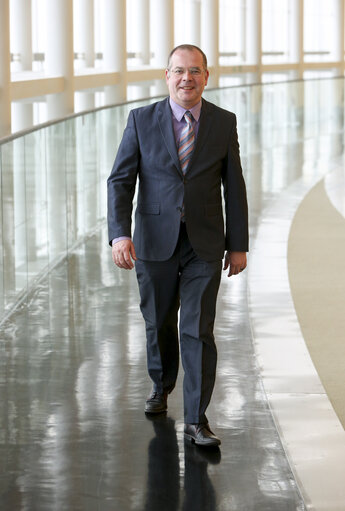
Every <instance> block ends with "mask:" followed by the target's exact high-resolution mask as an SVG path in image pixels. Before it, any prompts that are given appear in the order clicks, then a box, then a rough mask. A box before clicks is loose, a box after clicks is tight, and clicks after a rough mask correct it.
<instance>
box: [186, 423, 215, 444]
mask: <svg viewBox="0 0 345 511" xmlns="http://www.w3.org/2000/svg"><path fill="white" fill-rule="evenodd" d="M184 436H185V438H187V439H188V440H190V441H191V442H192V443H194V444H196V445H200V446H203V447H215V446H217V445H220V443H221V442H220V440H219V438H218V437H216V435H215V434H214V433H212V431H211V430H210V426H209V425H208V423H207V424H185V425H184Z"/></svg>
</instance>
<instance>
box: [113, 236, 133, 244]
mask: <svg viewBox="0 0 345 511" xmlns="http://www.w3.org/2000/svg"><path fill="white" fill-rule="evenodd" d="M130 239H131V238H130V237H129V236H120V237H119V238H114V239H113V241H112V242H111V244H112V246H114V245H115V243H117V242H118V241H122V240H130Z"/></svg>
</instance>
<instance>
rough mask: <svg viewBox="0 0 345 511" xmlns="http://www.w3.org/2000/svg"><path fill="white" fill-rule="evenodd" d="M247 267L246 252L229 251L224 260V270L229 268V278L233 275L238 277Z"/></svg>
mask: <svg viewBox="0 0 345 511" xmlns="http://www.w3.org/2000/svg"><path fill="white" fill-rule="evenodd" d="M246 266H247V253H246V252H231V251H228V252H226V254H225V258H224V267H223V270H226V269H227V268H229V273H228V277H231V275H238V274H239V273H241V271H243V270H244V269H245V268H246Z"/></svg>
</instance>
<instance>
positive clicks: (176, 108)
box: [169, 98, 201, 122]
mask: <svg viewBox="0 0 345 511" xmlns="http://www.w3.org/2000/svg"><path fill="white" fill-rule="evenodd" d="M169 102H170V106H171V110H172V113H173V115H174V117H175V119H177V120H178V121H179V122H180V121H181V120H182V118H183V116H184V114H185V113H186V112H187V109H186V108H183V106H181V105H178V104H177V103H175V101H173V100H172V99H171V98H169ZM188 111H189V112H191V114H192V116H193V118H194V120H195V121H196V122H198V121H199V117H200V112H201V99H200V101H199V103H197V104H196V105H194V106H192V108H189V110H188Z"/></svg>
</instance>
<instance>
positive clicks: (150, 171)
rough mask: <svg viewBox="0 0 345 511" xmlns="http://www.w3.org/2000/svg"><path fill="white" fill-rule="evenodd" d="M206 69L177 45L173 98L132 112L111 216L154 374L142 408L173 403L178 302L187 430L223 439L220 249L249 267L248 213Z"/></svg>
mask: <svg viewBox="0 0 345 511" xmlns="http://www.w3.org/2000/svg"><path fill="white" fill-rule="evenodd" d="M208 76H209V72H208V70H207V60H206V56H205V55H204V53H203V52H202V51H201V50H200V49H199V48H198V47H196V46H193V45H181V46H178V47H176V48H174V49H173V50H172V52H171V54H170V56H169V59H168V67H167V69H166V82H167V85H168V89H169V98H166V99H165V100H163V101H159V102H157V103H154V104H151V105H149V106H145V107H142V108H138V109H135V110H132V111H131V112H130V114H129V118H128V124H127V127H126V129H125V131H124V134H123V139H122V142H121V144H120V147H119V150H118V153H117V156H116V159H115V163H114V166H113V169H112V172H111V174H110V176H109V179H108V226H109V242H110V244H111V245H112V256H113V260H114V263H115V264H116V265H117V266H118V267H119V268H124V269H132V268H133V267H134V262H135V267H136V273H137V279H138V284H139V291H140V297H141V303H140V307H141V311H142V314H143V317H144V319H145V324H146V337H147V365H148V372H149V375H150V377H151V379H152V381H153V390H152V394H151V395H150V396H149V398H148V399H147V401H146V405H145V412H146V413H162V412H164V411H166V410H167V398H168V394H169V393H170V392H171V391H172V390H173V388H174V386H175V382H176V378H177V372H178V364H179V344H178V327H177V317H178V310H179V308H180V324H179V337H180V348H181V360H182V365H183V368H184V382H183V397H184V419H185V429H184V434H185V437H186V438H187V439H189V440H191V441H192V442H194V443H196V444H197V445H202V446H217V445H219V444H220V440H219V438H217V437H216V436H215V435H214V434H213V433H212V431H211V429H210V427H209V424H208V421H207V418H206V415H205V412H206V408H207V406H208V404H209V401H210V399H211V395H212V391H213V387H214V381H215V372H216V361H217V350H216V346H215V342H214V335H213V326H214V319H215V310H216V299H217V293H218V288H219V283H220V277H221V268H222V259H223V257H224V251H225V250H226V254H225V262H224V269H225V270H226V269H228V268H229V271H228V276H231V275H237V274H238V273H239V272H241V271H242V270H244V268H245V267H246V264H247V261H246V251H247V250H248V225H247V224H248V214H247V199H246V190H245V184H244V180H243V176H242V169H241V163H240V156H239V145H238V140H237V129H236V117H235V115H234V114H233V113H230V112H228V111H226V110H223V109H221V108H219V107H217V106H215V105H213V104H212V103H209V102H207V101H205V100H204V99H202V98H201V95H202V92H203V90H204V87H205V86H206V85H207V80H208ZM137 178H139V188H138V199H137V209H136V214H135V230H134V236H133V241H132V239H131V213H132V200H133V196H134V191H135V186H136V181H137ZM222 185H223V189H224V202H225V233H224V219H223V210H222V197H221V189H222V188H221V186H222Z"/></svg>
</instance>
